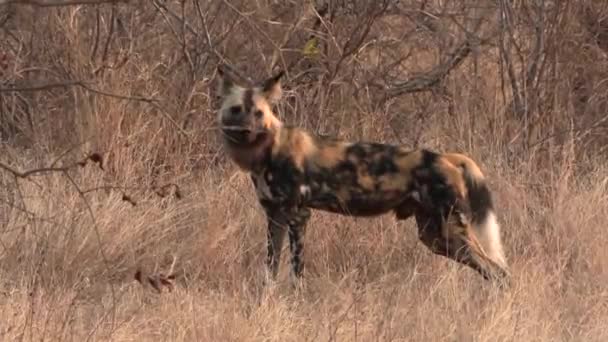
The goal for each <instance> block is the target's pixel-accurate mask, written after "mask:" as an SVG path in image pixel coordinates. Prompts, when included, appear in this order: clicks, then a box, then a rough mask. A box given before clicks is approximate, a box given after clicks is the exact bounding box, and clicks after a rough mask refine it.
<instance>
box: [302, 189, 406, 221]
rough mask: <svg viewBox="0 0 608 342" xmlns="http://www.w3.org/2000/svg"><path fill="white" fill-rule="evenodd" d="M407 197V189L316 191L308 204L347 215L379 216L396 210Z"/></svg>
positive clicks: (315, 207)
mask: <svg viewBox="0 0 608 342" xmlns="http://www.w3.org/2000/svg"><path fill="white" fill-rule="evenodd" d="M407 198H408V194H407V192H406V191H387V192H358V191H350V192H348V191H344V190H343V191H337V192H316V193H313V194H312V196H311V197H310V199H309V200H308V201H306V206H308V207H310V208H313V209H318V210H323V211H328V212H332V213H337V214H342V215H347V216H377V215H381V214H384V213H387V212H389V211H391V210H394V209H395V208H396V207H398V206H399V205H400V204H401V203H403V202H404V201H405V200H406V199H407Z"/></svg>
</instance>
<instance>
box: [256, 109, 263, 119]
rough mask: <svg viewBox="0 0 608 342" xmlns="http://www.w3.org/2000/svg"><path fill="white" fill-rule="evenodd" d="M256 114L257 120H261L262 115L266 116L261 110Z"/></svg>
mask: <svg viewBox="0 0 608 342" xmlns="http://www.w3.org/2000/svg"><path fill="white" fill-rule="evenodd" d="M254 114H255V117H256V118H261V117H262V115H264V113H262V111H261V110H256V111H255V113H254Z"/></svg>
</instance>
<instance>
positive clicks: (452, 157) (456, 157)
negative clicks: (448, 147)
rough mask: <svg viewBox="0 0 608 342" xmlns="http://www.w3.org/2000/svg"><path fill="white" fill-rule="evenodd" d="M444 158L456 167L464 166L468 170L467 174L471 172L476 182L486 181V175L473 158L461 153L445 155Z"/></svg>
mask: <svg viewBox="0 0 608 342" xmlns="http://www.w3.org/2000/svg"><path fill="white" fill-rule="evenodd" d="M442 156H443V157H444V158H445V159H447V160H448V161H449V162H450V163H452V164H453V165H454V166H456V167H460V166H464V167H465V168H466V169H467V172H469V173H470V174H471V175H472V176H473V178H474V179H475V180H477V181H479V180H483V179H484V175H483V173H482V172H481V170H480V169H479V166H477V164H475V162H474V161H473V160H472V159H471V158H469V157H467V156H465V155H463V154H460V153H444V154H443V155H442Z"/></svg>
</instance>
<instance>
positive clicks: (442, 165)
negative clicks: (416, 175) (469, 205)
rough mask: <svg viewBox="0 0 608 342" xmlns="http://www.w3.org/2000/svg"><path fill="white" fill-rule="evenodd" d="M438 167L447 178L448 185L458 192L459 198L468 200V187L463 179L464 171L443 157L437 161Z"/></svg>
mask: <svg viewBox="0 0 608 342" xmlns="http://www.w3.org/2000/svg"><path fill="white" fill-rule="evenodd" d="M436 166H437V168H438V169H439V170H440V171H441V172H442V173H443V174H444V175H445V176H446V177H447V182H448V184H450V185H451V186H453V187H454V188H455V189H456V190H457V191H458V195H459V197H460V198H466V197H467V187H466V185H465V183H464V179H463V177H462V171H461V170H460V169H458V168H457V167H456V166H454V165H452V163H450V162H449V161H448V160H447V159H445V158H443V157H439V158H438V159H437V164H436Z"/></svg>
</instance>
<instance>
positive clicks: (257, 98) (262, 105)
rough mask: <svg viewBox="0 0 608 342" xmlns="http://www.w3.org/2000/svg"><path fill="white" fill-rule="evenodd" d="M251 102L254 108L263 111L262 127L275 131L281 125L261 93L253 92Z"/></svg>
mask: <svg viewBox="0 0 608 342" xmlns="http://www.w3.org/2000/svg"><path fill="white" fill-rule="evenodd" d="M253 104H254V107H255V108H256V109H258V110H261V111H262V113H264V119H263V120H264V123H263V125H264V128H266V129H268V130H270V131H276V130H277V129H278V128H280V127H281V126H282V125H283V124H282V123H281V121H280V120H279V119H278V118H277V117H276V116H275V115H274V113H273V112H272V108H270V104H269V103H268V101H267V100H266V98H264V96H263V95H261V94H259V93H255V94H253Z"/></svg>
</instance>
